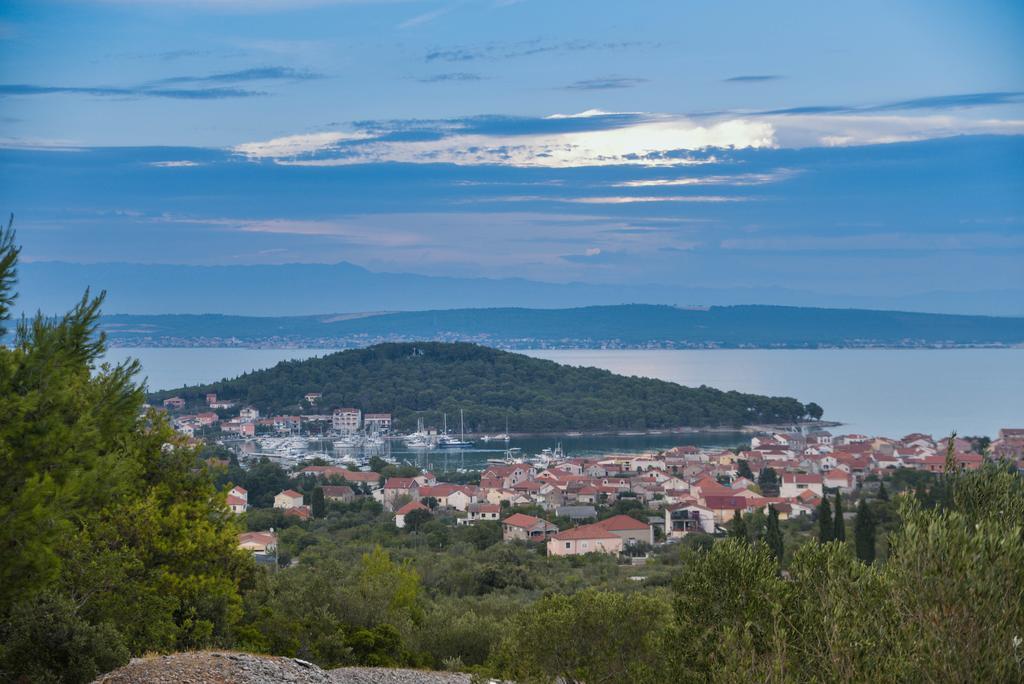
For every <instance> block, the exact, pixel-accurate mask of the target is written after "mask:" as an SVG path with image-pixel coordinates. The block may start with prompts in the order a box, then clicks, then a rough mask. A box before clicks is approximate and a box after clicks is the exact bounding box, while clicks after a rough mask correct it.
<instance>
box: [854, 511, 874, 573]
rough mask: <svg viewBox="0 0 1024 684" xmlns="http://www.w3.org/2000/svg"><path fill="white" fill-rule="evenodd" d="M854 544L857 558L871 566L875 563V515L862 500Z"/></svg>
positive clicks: (856, 522)
mask: <svg viewBox="0 0 1024 684" xmlns="http://www.w3.org/2000/svg"><path fill="white" fill-rule="evenodd" d="M853 542H854V546H855V547H856V550H857V558H860V559H861V560H862V561H864V562H865V563H868V564H869V565H870V564H871V563H873V562H874V561H875V515H874V513H872V512H871V508H870V507H868V502H867V501H866V500H865V499H861V500H860V503H859V504H858V505H857V517H856V519H854V521H853Z"/></svg>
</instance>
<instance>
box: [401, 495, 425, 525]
mask: <svg viewBox="0 0 1024 684" xmlns="http://www.w3.org/2000/svg"><path fill="white" fill-rule="evenodd" d="M413 511H426V512H427V513H429V512H430V509H429V508H427V507H426V506H424V505H423V504H421V503H420V502H419V501H410V502H409V503H407V504H405V505H404V506H402V507H401V508H399V509H398V510H397V511H395V527H397V528H398V529H402V528H403V527H405V516H407V515H409V514H410V513H412V512H413Z"/></svg>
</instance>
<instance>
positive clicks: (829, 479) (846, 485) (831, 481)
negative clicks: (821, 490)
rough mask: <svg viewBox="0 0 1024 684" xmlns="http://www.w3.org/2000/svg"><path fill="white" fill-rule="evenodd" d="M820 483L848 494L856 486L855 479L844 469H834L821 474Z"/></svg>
mask: <svg viewBox="0 0 1024 684" xmlns="http://www.w3.org/2000/svg"><path fill="white" fill-rule="evenodd" d="M822 485H823V486H825V487H828V488H829V489H838V490H839V491H841V492H842V493H843V494H849V493H850V492H852V491H853V490H854V489H856V487H857V480H856V479H855V478H854V477H853V475H851V474H850V473H848V472H846V471H845V470H841V469H838V468H837V469H836V470H833V471H830V472H828V473H826V474H825V475H824V476H822Z"/></svg>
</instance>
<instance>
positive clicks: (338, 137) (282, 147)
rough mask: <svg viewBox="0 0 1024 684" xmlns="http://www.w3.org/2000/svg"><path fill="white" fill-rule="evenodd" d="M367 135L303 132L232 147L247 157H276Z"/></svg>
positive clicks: (301, 152) (295, 154)
mask: <svg viewBox="0 0 1024 684" xmlns="http://www.w3.org/2000/svg"><path fill="white" fill-rule="evenodd" d="M367 137H369V134H367V133H304V134H300V135H289V136H285V137H283V138H273V139H271V140H267V141H264V142H254V143H244V144H242V145H237V146H235V147H234V148H233V149H234V151H235V152H239V153H241V154H244V155H246V156H248V157H253V158H257V159H264V158H270V159H278V158H282V157H294V156H297V155H301V154H310V153H312V152H319V151H321V150H326V149H330V148H331V147H333V146H334V145H336V144H338V143H339V142H343V141H348V140H362V139H365V138H367Z"/></svg>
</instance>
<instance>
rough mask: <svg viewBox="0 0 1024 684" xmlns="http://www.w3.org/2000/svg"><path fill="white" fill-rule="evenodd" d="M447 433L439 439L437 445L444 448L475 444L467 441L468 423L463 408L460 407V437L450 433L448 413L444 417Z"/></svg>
mask: <svg viewBox="0 0 1024 684" xmlns="http://www.w3.org/2000/svg"><path fill="white" fill-rule="evenodd" d="M444 424H445V433H444V435H442V436H441V438H440V439H438V440H437V446H439V447H441V448H442V449H466V448H469V447H471V446H473V443H472V442H467V441H466V424H465V420H464V419H463V415H462V409H459V438H458V439H456V438H454V437H452V436H451V435H449V434H448V414H445V417H444Z"/></svg>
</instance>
